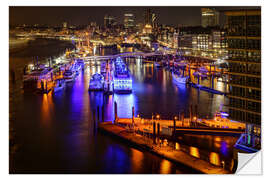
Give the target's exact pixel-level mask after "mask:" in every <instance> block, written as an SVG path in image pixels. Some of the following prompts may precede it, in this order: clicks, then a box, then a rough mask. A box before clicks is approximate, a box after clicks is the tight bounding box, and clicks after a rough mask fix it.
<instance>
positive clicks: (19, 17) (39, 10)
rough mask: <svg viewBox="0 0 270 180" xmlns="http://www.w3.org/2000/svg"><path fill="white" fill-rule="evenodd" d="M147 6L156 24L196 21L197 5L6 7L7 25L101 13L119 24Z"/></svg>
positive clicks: (96, 17) (71, 20)
mask: <svg viewBox="0 0 270 180" xmlns="http://www.w3.org/2000/svg"><path fill="white" fill-rule="evenodd" d="M147 8H150V9H151V10H153V11H154V12H155V13H156V14H157V16H158V23H159V24H167V25H178V24H182V25H190V26H196V25H200V21H201V20H200V18H201V14H200V13H201V9H200V8H201V7H196V6H195V7H194V6H193V7H188V6H186V7H183V6H182V7H177V6H171V7H164V6H163V7H143V6H141V7H125V6H123V7H116V6H114V7H105V6H104V7H100V6H99V7H35V6H34V7H10V8H9V18H10V19H9V21H10V25H17V24H30V25H31V24H48V25H61V24H62V22H64V21H66V22H68V24H70V25H85V24H89V23H90V22H97V24H99V25H103V18H104V15H105V14H109V15H112V16H114V17H115V18H116V20H117V22H118V23H119V24H122V23H123V15H124V13H133V14H134V15H135V22H136V23H138V22H141V23H142V22H143V14H144V11H145V9H147ZM215 8H216V10H229V9H258V8H260V7H221V6H220V7H215ZM224 22H225V18H224V16H222V15H221V19H220V23H221V24H224Z"/></svg>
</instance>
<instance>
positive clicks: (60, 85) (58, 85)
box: [53, 79, 65, 93]
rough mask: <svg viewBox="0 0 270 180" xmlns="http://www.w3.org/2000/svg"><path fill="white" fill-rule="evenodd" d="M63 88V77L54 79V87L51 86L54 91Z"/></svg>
mask: <svg viewBox="0 0 270 180" xmlns="http://www.w3.org/2000/svg"><path fill="white" fill-rule="evenodd" d="M64 88H65V79H57V80H56V81H55V87H54V88H53V91H54V93H56V92H58V91H61V90H63V89H64Z"/></svg>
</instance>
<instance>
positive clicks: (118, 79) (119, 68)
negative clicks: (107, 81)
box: [113, 57, 132, 93]
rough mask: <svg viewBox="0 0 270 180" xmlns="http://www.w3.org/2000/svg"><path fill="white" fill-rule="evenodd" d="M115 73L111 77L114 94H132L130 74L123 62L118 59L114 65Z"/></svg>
mask: <svg viewBox="0 0 270 180" xmlns="http://www.w3.org/2000/svg"><path fill="white" fill-rule="evenodd" d="M114 65H115V68H114V69H115V71H114V76H113V89H114V92H116V93H131V92H132V78H131V75H130V72H129V70H128V68H127V66H126V64H125V63H124V62H123V60H122V59H121V58H120V57H118V58H117V59H116V61H115V63H114Z"/></svg>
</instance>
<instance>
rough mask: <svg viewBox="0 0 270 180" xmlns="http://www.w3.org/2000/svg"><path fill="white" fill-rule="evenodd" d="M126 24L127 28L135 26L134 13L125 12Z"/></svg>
mask: <svg viewBox="0 0 270 180" xmlns="http://www.w3.org/2000/svg"><path fill="white" fill-rule="evenodd" d="M124 26H125V28H127V29H128V28H133V27H134V26H135V24H134V15H133V14H131V13H126V14H124Z"/></svg>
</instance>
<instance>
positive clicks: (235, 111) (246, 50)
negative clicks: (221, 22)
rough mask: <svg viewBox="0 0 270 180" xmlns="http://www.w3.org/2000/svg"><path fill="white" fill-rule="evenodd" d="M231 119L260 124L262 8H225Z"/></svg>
mask: <svg viewBox="0 0 270 180" xmlns="http://www.w3.org/2000/svg"><path fill="white" fill-rule="evenodd" d="M225 15H226V16H227V27H228V34H227V41H228V56H229V57H228V62H229V72H228V74H229V85H230V92H229V94H228V97H229V114H230V116H231V119H233V120H238V121H243V122H247V123H251V124H258V125H260V124H261V11H260V10H232V11H226V12H225Z"/></svg>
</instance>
